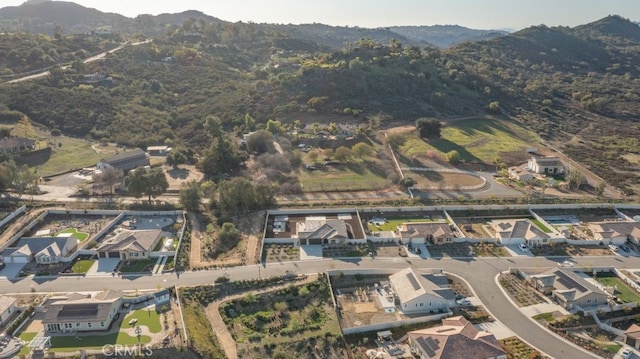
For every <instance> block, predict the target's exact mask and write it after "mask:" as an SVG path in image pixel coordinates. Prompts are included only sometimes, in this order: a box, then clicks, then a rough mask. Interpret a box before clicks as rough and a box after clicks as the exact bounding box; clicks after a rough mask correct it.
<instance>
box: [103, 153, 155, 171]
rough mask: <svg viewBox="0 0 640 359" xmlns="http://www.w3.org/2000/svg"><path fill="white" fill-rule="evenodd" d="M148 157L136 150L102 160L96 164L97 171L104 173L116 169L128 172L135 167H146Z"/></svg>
mask: <svg viewBox="0 0 640 359" xmlns="http://www.w3.org/2000/svg"><path fill="white" fill-rule="evenodd" d="M148 165H149V157H147V154H146V153H145V152H144V151H143V150H141V149H139V148H137V149H135V150H133V151H129V152H123V153H120V154H117V155H115V156H111V157H108V158H103V159H101V160H100V162H98V165H97V167H98V169H99V170H100V171H104V170H106V169H107V168H116V169H119V170H123V171H129V170H132V169H134V168H137V167H141V166H148Z"/></svg>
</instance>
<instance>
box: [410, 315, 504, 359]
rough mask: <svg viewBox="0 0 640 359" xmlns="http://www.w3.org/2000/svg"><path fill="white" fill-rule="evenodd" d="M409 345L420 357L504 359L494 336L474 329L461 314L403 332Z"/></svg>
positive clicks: (502, 349)
mask: <svg viewBox="0 0 640 359" xmlns="http://www.w3.org/2000/svg"><path fill="white" fill-rule="evenodd" d="M407 337H408V339H409V346H410V347H411V349H412V351H413V352H415V353H417V354H418V357H419V358H421V359H445V358H465V359H505V358H506V357H507V354H506V352H505V350H504V348H503V347H502V345H501V344H500V343H499V342H498V340H497V339H496V337H495V336H494V335H493V334H491V333H489V332H487V331H484V330H478V329H476V327H474V326H473V324H471V322H469V321H468V320H466V319H465V318H464V317H462V316H457V317H451V318H445V319H442V325H441V326H439V327H432V328H427V329H422V330H415V331H412V332H409V333H407Z"/></svg>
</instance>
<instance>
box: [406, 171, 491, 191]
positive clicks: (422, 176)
mask: <svg viewBox="0 0 640 359" xmlns="http://www.w3.org/2000/svg"><path fill="white" fill-rule="evenodd" d="M405 175H408V176H411V178H413V179H414V180H415V181H416V184H415V185H414V187H416V188H422V189H429V188H430V187H443V188H444V187H449V188H452V187H453V188H458V187H466V186H478V185H481V184H482V178H480V177H477V176H472V175H470V174H466V173H449V172H435V171H405Z"/></svg>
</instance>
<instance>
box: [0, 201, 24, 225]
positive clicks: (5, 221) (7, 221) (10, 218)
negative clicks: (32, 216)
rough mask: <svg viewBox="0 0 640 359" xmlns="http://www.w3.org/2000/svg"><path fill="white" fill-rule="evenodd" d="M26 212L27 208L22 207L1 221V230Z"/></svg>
mask: <svg viewBox="0 0 640 359" xmlns="http://www.w3.org/2000/svg"><path fill="white" fill-rule="evenodd" d="M26 210H27V206H22V207H20V208H18V209H16V210H15V211H14V212H12V213H11V214H9V215H8V216H6V217H4V219H3V220H2V221H0V228H2V226H4V225H5V224H7V223H9V222H11V221H12V220H13V219H14V218H16V217H18V216H19V215H20V214H22V213H24V212H25V211H26Z"/></svg>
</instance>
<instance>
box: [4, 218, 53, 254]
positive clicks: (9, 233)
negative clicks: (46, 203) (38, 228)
mask: <svg viewBox="0 0 640 359" xmlns="http://www.w3.org/2000/svg"><path fill="white" fill-rule="evenodd" d="M48 209H57V208H39V209H36V210H34V211H31V212H29V210H28V209H27V212H26V213H24V214H22V215H21V216H20V217H18V219H17V220H15V222H13V224H12V225H10V226H9V228H7V230H6V231H4V233H2V235H0V248H3V247H4V246H5V244H8V243H7V242H8V241H9V239H11V237H13V236H14V235H15V234H16V233H18V232H19V231H20V230H21V229H22V228H24V226H26V225H27V224H29V223H31V221H33V220H34V219H35V218H36V217H38V216H39V215H40V214H41V213H42V212H44V211H46V210H48Z"/></svg>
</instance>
